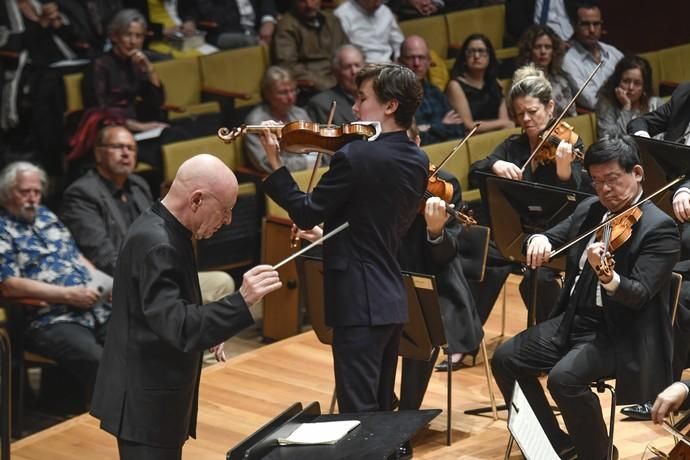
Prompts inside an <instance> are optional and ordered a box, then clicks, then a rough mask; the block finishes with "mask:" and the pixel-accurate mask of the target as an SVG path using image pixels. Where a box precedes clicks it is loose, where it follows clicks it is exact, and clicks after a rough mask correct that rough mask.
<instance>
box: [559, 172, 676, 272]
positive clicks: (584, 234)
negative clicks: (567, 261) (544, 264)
mask: <svg viewBox="0 0 690 460" xmlns="http://www.w3.org/2000/svg"><path fill="white" fill-rule="evenodd" d="M683 179H685V174H683V175H682V176H679V177H677V178H676V179H673V180H672V181H671V182H669V183H668V184H666V185H664V186H663V187H661V188H660V189H659V190H657V191H656V192H654V193H652V194H651V195H649V196H647V197H646V198H644V199H642V200H640V201H638V202H637V203H635V204H631V205H630V206H628V207H627V208H626V209H624V210H623V211H619V212H617V213H615V214H613V215H612V216H610V217H609V218H608V219H606V220H605V221H603V222H602V223H600V224H599V225H597V226H596V227H594V228H593V229H591V230H588V231H586V232H585V233H583V234H582V235H580V236H578V237H577V238H575V239H574V240H573V241H571V242H570V243H566V244H565V245H563V246H561V247H560V248H558V249H557V250H555V251H551V253H550V254H549V260H550V259H553V258H554V257H556V256H558V255H559V254H560V253H561V252H563V251H565V250H566V249H568V248H570V247H571V246H573V245H575V244H577V243H578V242H580V241H582V240H583V239H585V238H587V237H588V236H591V235H592V233H594V232H596V231H598V230H599V229H600V228H604V227H605V226H607V225H609V224H610V223H611V222H612V221H613V220H614V219H616V218H617V217H618V216H621V215H623V214H625V213H627V212H630V211H631V210H632V209H634V208H637V207H638V206H641V205H642V204H644V203H645V202H647V201H649V200H651V199H652V198H654V197H655V196H657V195H659V194H660V193H662V192H664V191H666V190H668V189H669V188H671V187H673V186H674V185H676V184H677V183H678V182H680V181H682V180H683Z"/></svg>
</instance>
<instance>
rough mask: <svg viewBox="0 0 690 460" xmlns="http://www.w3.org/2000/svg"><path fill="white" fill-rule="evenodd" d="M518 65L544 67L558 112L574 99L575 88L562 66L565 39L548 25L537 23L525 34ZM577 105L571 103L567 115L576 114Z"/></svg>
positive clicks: (521, 38)
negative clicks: (572, 86)
mask: <svg viewBox="0 0 690 460" xmlns="http://www.w3.org/2000/svg"><path fill="white" fill-rule="evenodd" d="M517 46H518V50H519V51H518V53H519V54H518V57H517V60H516V63H517V66H518V67H522V66H524V65H527V64H529V63H533V64H534V65H535V66H536V67H537V68H539V69H541V70H542V71H543V72H544V75H546V78H547V79H548V80H549V83H551V97H552V98H553V101H554V103H555V104H556V107H555V109H554V111H555V113H556V114H557V115H560V113H561V112H563V109H565V107H566V106H567V105H568V103H569V102H570V100H571V99H572V98H573V94H574V92H573V90H572V88H571V87H570V81H569V79H568V77H567V75H566V73H565V72H564V71H563V69H562V68H561V64H562V63H563V54H564V53H565V50H564V47H563V41H562V40H561V38H560V37H559V36H558V35H557V34H556V32H554V31H553V29H551V28H550V27H548V26H543V25H539V24H535V25H533V26H531V27H530V28H529V29H527V30H526V31H525V33H524V34H522V37H520V42H519V43H518V45H517ZM575 115H577V112H576V110H575V104H572V105H571V106H570V108H569V109H568V112H567V113H566V116H575Z"/></svg>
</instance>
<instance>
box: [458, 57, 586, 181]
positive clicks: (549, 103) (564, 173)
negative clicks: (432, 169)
mask: <svg viewBox="0 0 690 460" xmlns="http://www.w3.org/2000/svg"><path fill="white" fill-rule="evenodd" d="M508 104H509V105H508V107H509V109H510V110H511V112H512V113H513V115H514V116H515V120H516V122H517V124H518V126H520V127H521V128H522V130H523V132H522V134H519V135H515V136H511V137H509V138H508V139H506V140H505V141H504V142H502V143H501V144H499V145H498V146H497V147H496V149H495V150H494V151H493V152H492V153H491V154H490V155H489V156H487V157H486V158H484V159H482V160H479V161H477V162H475V163H473V164H472V166H471V167H470V178H472V175H473V173H475V172H477V171H484V172H491V173H493V174H496V175H497V176H501V177H506V178H510V179H516V180H528V181H532V182H539V183H542V184H548V185H555V186H559V187H566V188H571V189H577V190H581V189H583V188H585V189H588V188H589V184H588V180H587V177H586V174H585V173H584V172H583V170H582V163H581V162H580V160H579V159H577V158H576V157H575V155H574V154H573V147H574V148H575V149H577V150H579V151H583V150H584V145H583V144H582V141H581V140H579V139H578V141H577V142H576V143H575V145H574V146H573V145H572V144H571V143H570V142H567V141H563V142H560V141H558V140H557V141H554V140H553V139H551V138H552V137H554V136H553V135H552V136H551V138H550V139H549V141H547V142H545V143H544V148H545V149H547V150H550V152H547V153H546V156H547V157H550V158H553V161H540V160H539V159H540V157H541V156H542V155H539V154H538V155H537V156H536V157H535V159H534V160H532V162H531V164H529V165H527V167H526V168H525V170H524V172H522V171H521V167H522V166H523V164H524V163H525V162H526V161H527V159H528V158H529V156H530V154H531V153H532V151H533V150H534V148H535V147H536V146H537V145H538V144H539V142H540V140H541V139H540V135H541V134H542V133H543V132H544V130H545V129H546V128H547V127H549V121H550V120H551V119H553V118H554V116H555V115H558V114H554V101H553V99H552V92H551V84H550V83H549V81H548V80H547V79H546V77H545V76H544V73H543V72H542V71H541V70H538V69H537V68H536V67H534V66H533V65H527V66H524V67H521V68H520V69H518V70H517V71H516V72H515V74H514V76H513V85H512V86H511V88H510V91H509V93H508Z"/></svg>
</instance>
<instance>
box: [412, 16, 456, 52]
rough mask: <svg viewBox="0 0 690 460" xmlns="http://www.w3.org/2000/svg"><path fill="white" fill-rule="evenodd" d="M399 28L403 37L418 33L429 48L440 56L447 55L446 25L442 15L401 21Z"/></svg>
mask: <svg viewBox="0 0 690 460" xmlns="http://www.w3.org/2000/svg"><path fill="white" fill-rule="evenodd" d="M400 29H401V30H402V32H403V35H405V37H409V36H410V35H419V36H420V37H422V38H424V40H426V43H427V46H428V47H429V49H430V50H434V51H435V52H436V53H437V54H438V55H439V56H440V57H441V58H443V59H445V58H446V57H447V56H448V27H447V25H446V18H445V16H444V15H436V16H427V17H423V18H415V19H408V20H407V21H401V22H400Z"/></svg>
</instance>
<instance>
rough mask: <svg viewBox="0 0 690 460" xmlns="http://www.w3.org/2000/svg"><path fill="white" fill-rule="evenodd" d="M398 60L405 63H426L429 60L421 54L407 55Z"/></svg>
mask: <svg viewBox="0 0 690 460" xmlns="http://www.w3.org/2000/svg"><path fill="white" fill-rule="evenodd" d="M400 59H401V60H402V61H405V62H414V61H422V62H424V61H427V60H429V56H425V55H423V54H408V55H407V56H400Z"/></svg>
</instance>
